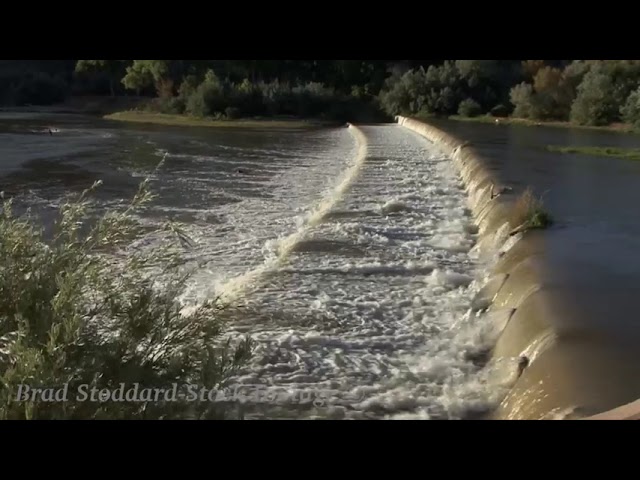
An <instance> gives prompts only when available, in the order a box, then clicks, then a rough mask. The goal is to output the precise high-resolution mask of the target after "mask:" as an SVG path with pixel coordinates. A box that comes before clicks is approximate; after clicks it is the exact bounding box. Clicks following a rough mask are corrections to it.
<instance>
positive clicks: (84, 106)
mask: <svg viewBox="0 0 640 480" xmlns="http://www.w3.org/2000/svg"><path fill="white" fill-rule="evenodd" d="M148 101H149V98H147V97H136V96H128V97H127V96H119V97H105V96H86V97H71V98H69V99H67V100H65V101H64V102H62V103H57V104H53V105H23V106H1V107H0V112H12V113H13V112H15V113H52V114H53V113H61V114H83V115H108V114H112V113H115V112H120V111H124V110H131V109H134V108H140V107H141V106H142V105H144V104H145V103H146V102H148Z"/></svg>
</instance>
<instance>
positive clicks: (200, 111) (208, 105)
mask: <svg viewBox="0 0 640 480" xmlns="http://www.w3.org/2000/svg"><path fill="white" fill-rule="evenodd" d="M227 103H228V101H227V100H226V97H225V85H224V83H223V82H222V81H220V79H219V78H218V77H217V76H216V74H215V73H214V72H213V71H212V70H209V71H208V72H207V74H206V75H205V78H204V80H203V82H202V83H201V84H200V85H198V87H197V88H196V90H195V91H194V92H193V93H192V94H191V95H190V96H189V99H188V100H187V103H186V111H187V113H189V114H191V115H195V116H198V117H206V116H209V115H212V114H213V113H216V112H223V111H224V109H225V108H226V107H227V106H228V105H227Z"/></svg>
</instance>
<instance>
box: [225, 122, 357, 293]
mask: <svg viewBox="0 0 640 480" xmlns="http://www.w3.org/2000/svg"><path fill="white" fill-rule="evenodd" d="M349 131H350V133H351V135H352V136H353V138H354V140H355V141H356V146H357V150H356V155H355V158H354V160H353V163H352V164H351V166H349V167H348V168H347V169H346V170H345V171H344V172H343V174H342V175H341V176H340V180H339V181H338V184H337V185H336V186H335V187H334V188H333V189H331V190H330V191H329V192H328V194H327V195H325V197H324V198H323V199H322V200H321V201H320V203H319V204H318V205H316V206H315V207H314V208H312V210H311V211H310V212H309V213H308V214H307V215H306V218H305V219H303V220H302V222H301V225H300V226H299V228H298V229H297V230H296V231H295V232H293V233H291V234H289V235H287V236H285V237H282V238H278V239H276V240H274V241H269V242H268V245H266V247H270V250H271V251H274V252H275V255H274V256H272V257H271V258H270V259H268V260H266V261H265V263H263V264H262V265H260V266H259V267H257V268H254V269H252V270H250V271H248V272H246V273H244V274H242V275H240V276H237V277H234V278H232V279H230V280H227V281H225V282H224V283H222V284H221V285H217V286H216V287H215V297H217V298H219V299H220V300H221V301H222V302H225V303H228V302H231V301H233V300H235V299H236V298H238V297H239V296H240V295H243V294H245V293H247V290H249V289H251V288H254V287H255V286H256V282H257V281H258V280H259V279H260V277H261V276H263V275H264V274H265V273H267V272H269V271H271V270H273V269H275V268H277V267H278V266H280V265H281V264H282V262H283V261H284V260H285V258H286V257H287V255H289V254H290V253H291V251H292V250H293V249H294V248H295V246H296V244H297V243H298V242H299V241H300V240H301V239H302V238H303V237H304V235H305V232H306V231H307V230H308V229H309V228H311V227H313V226H315V225H317V224H318V222H321V221H322V219H323V218H324V216H325V215H326V214H327V213H328V212H329V211H330V210H331V208H332V207H333V206H334V205H335V204H336V202H338V201H339V199H340V197H341V196H342V195H343V194H344V192H345V191H346V190H347V189H348V188H349V185H351V183H352V182H353V181H354V179H355V178H356V177H357V175H358V172H359V170H360V168H361V167H362V165H363V163H364V161H365V159H366V156H367V139H366V137H365V136H364V135H363V133H362V131H361V130H360V129H359V128H358V127H356V126H354V125H351V124H349Z"/></svg>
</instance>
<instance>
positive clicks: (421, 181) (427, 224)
mask: <svg viewBox="0 0 640 480" xmlns="http://www.w3.org/2000/svg"><path fill="white" fill-rule="evenodd" d="M356 128H357V130H356V131H355V132H353V131H352V132H351V133H352V134H354V135H353V137H352V138H353V139H354V142H355V146H354V147H353V148H352V149H351V150H347V151H346V155H345V158H346V157H348V159H345V160H344V163H343V167H342V168H341V169H339V170H340V173H339V174H337V175H335V173H334V175H333V177H334V181H333V184H332V185H329V186H328V189H327V192H328V193H327V194H326V195H325V196H324V197H321V198H319V199H318V200H317V202H318V205H319V206H318V205H316V206H312V207H311V208H308V212H310V214H309V215H306V216H303V220H302V221H300V222H298V224H297V225H296V226H295V227H294V228H291V229H290V230H289V231H287V232H286V233H283V235H282V236H281V237H280V240H279V241H276V242H275V244H276V245H277V244H279V245H280V249H279V250H278V253H277V254H275V257H277V261H271V262H268V261H267V262H265V263H264V264H263V265H261V266H257V267H255V268H251V269H249V270H247V271H246V272H249V273H246V272H245V273H243V274H241V275H238V276H236V277H234V278H235V279H234V278H230V279H227V280H226V283H224V285H227V286H228V285H230V284H234V285H237V284H238V283H240V284H243V283H245V282H246V281H249V280H250V283H252V284H253V288H251V289H250V290H249V289H245V290H244V291H242V293H239V294H238V295H235V296H234V306H235V307H236V308H234V309H233V310H234V312H235V314H234V319H233V321H232V322H231V324H230V329H231V331H230V334H231V335H234V334H238V333H240V334H244V333H247V334H250V335H251V337H252V338H253V339H254V340H256V350H255V352H254V356H253V359H252V361H251V363H250V365H249V366H248V367H247V368H245V369H243V371H242V372H241V373H240V374H238V375H237V376H236V377H234V378H233V379H232V380H231V381H230V384H231V385H233V386H234V387H233V388H234V392H233V395H234V399H235V400H238V399H239V400H240V402H241V404H242V414H243V416H244V417H245V418H254V417H255V418H261V417H262V418H264V417H267V418H432V419H459V418H469V417H474V416H477V415H480V414H482V413H483V412H486V411H488V410H489V409H491V408H492V407H494V406H496V405H497V402H499V400H500V399H501V396H502V394H503V392H501V391H500V389H497V388H495V385H490V377H491V374H490V372H489V371H488V370H487V369H484V368H483V366H484V361H483V358H485V356H486V352H487V350H488V349H489V348H490V346H491V344H492V342H493V341H494V340H495V331H494V330H495V325H496V319H495V318H493V317H492V316H491V315H477V314H475V313H474V312H473V310H472V309H471V306H472V300H473V299H474V297H475V295H476V293H477V292H478V291H479V290H480V289H481V287H483V285H484V282H485V264H484V263H482V262H481V261H480V260H479V259H478V257H477V256H475V255H474V254H473V247H474V244H475V241H476V231H477V229H475V227H474V219H473V217H472V214H471V211H470V209H469V207H468V197H467V194H466V192H465V190H464V185H463V183H462V181H461V179H460V177H459V175H458V171H457V169H456V166H455V164H454V162H452V160H451V158H450V157H448V156H446V155H445V154H443V153H442V151H441V150H439V149H438V148H437V147H436V146H435V145H434V144H433V143H431V142H430V141H428V140H427V139H425V138H424V137H423V136H421V135H419V134H417V133H415V132H413V131H410V130H408V129H405V128H403V127H401V126H399V125H384V126H366V127H359V128H358V127H351V129H356ZM363 145H364V147H365V149H364V150H363ZM336 170H338V169H337V167H336V159H335V158H334V159H333V160H332V162H330V164H329V165H327V168H325V169H319V170H318V172H317V174H318V175H325V176H326V175H327V172H329V171H331V172H336ZM323 178H325V179H326V177H323ZM313 181H314V179H313V178H309V176H308V175H306V176H304V178H299V179H297V182H298V183H299V184H298V187H296V188H300V186H299V185H300V184H302V183H304V182H313ZM310 218H311V219H313V221H309V219H310ZM304 219H306V220H304ZM285 230H286V229H285ZM266 244H269V245H271V246H273V244H274V243H273V242H271V241H267V242H266ZM283 245H285V247H283ZM269 248H271V247H269ZM238 279H240V280H238ZM203 281H204V282H206V277H205V278H204V279H203ZM224 285H223V289H227V290H228V288H227V287H224ZM485 291H486V289H485ZM494 316H495V315H494Z"/></svg>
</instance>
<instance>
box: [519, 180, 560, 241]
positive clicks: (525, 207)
mask: <svg viewBox="0 0 640 480" xmlns="http://www.w3.org/2000/svg"><path fill="white" fill-rule="evenodd" d="M509 223H510V225H512V226H513V227H514V229H513V230H512V232H511V234H512V235H515V234H516V233H518V232H524V231H527V230H532V229H543V228H548V227H549V226H551V225H552V224H553V218H552V217H551V214H550V213H549V212H547V211H546V210H545V208H544V205H543V203H542V200H541V199H540V198H538V197H536V196H535V195H534V194H533V190H532V189H531V188H527V189H526V190H525V191H524V192H522V194H521V195H520V196H519V197H518V199H517V200H516V203H515V204H514V206H513V209H512V211H511V217H510V219H509Z"/></svg>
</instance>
